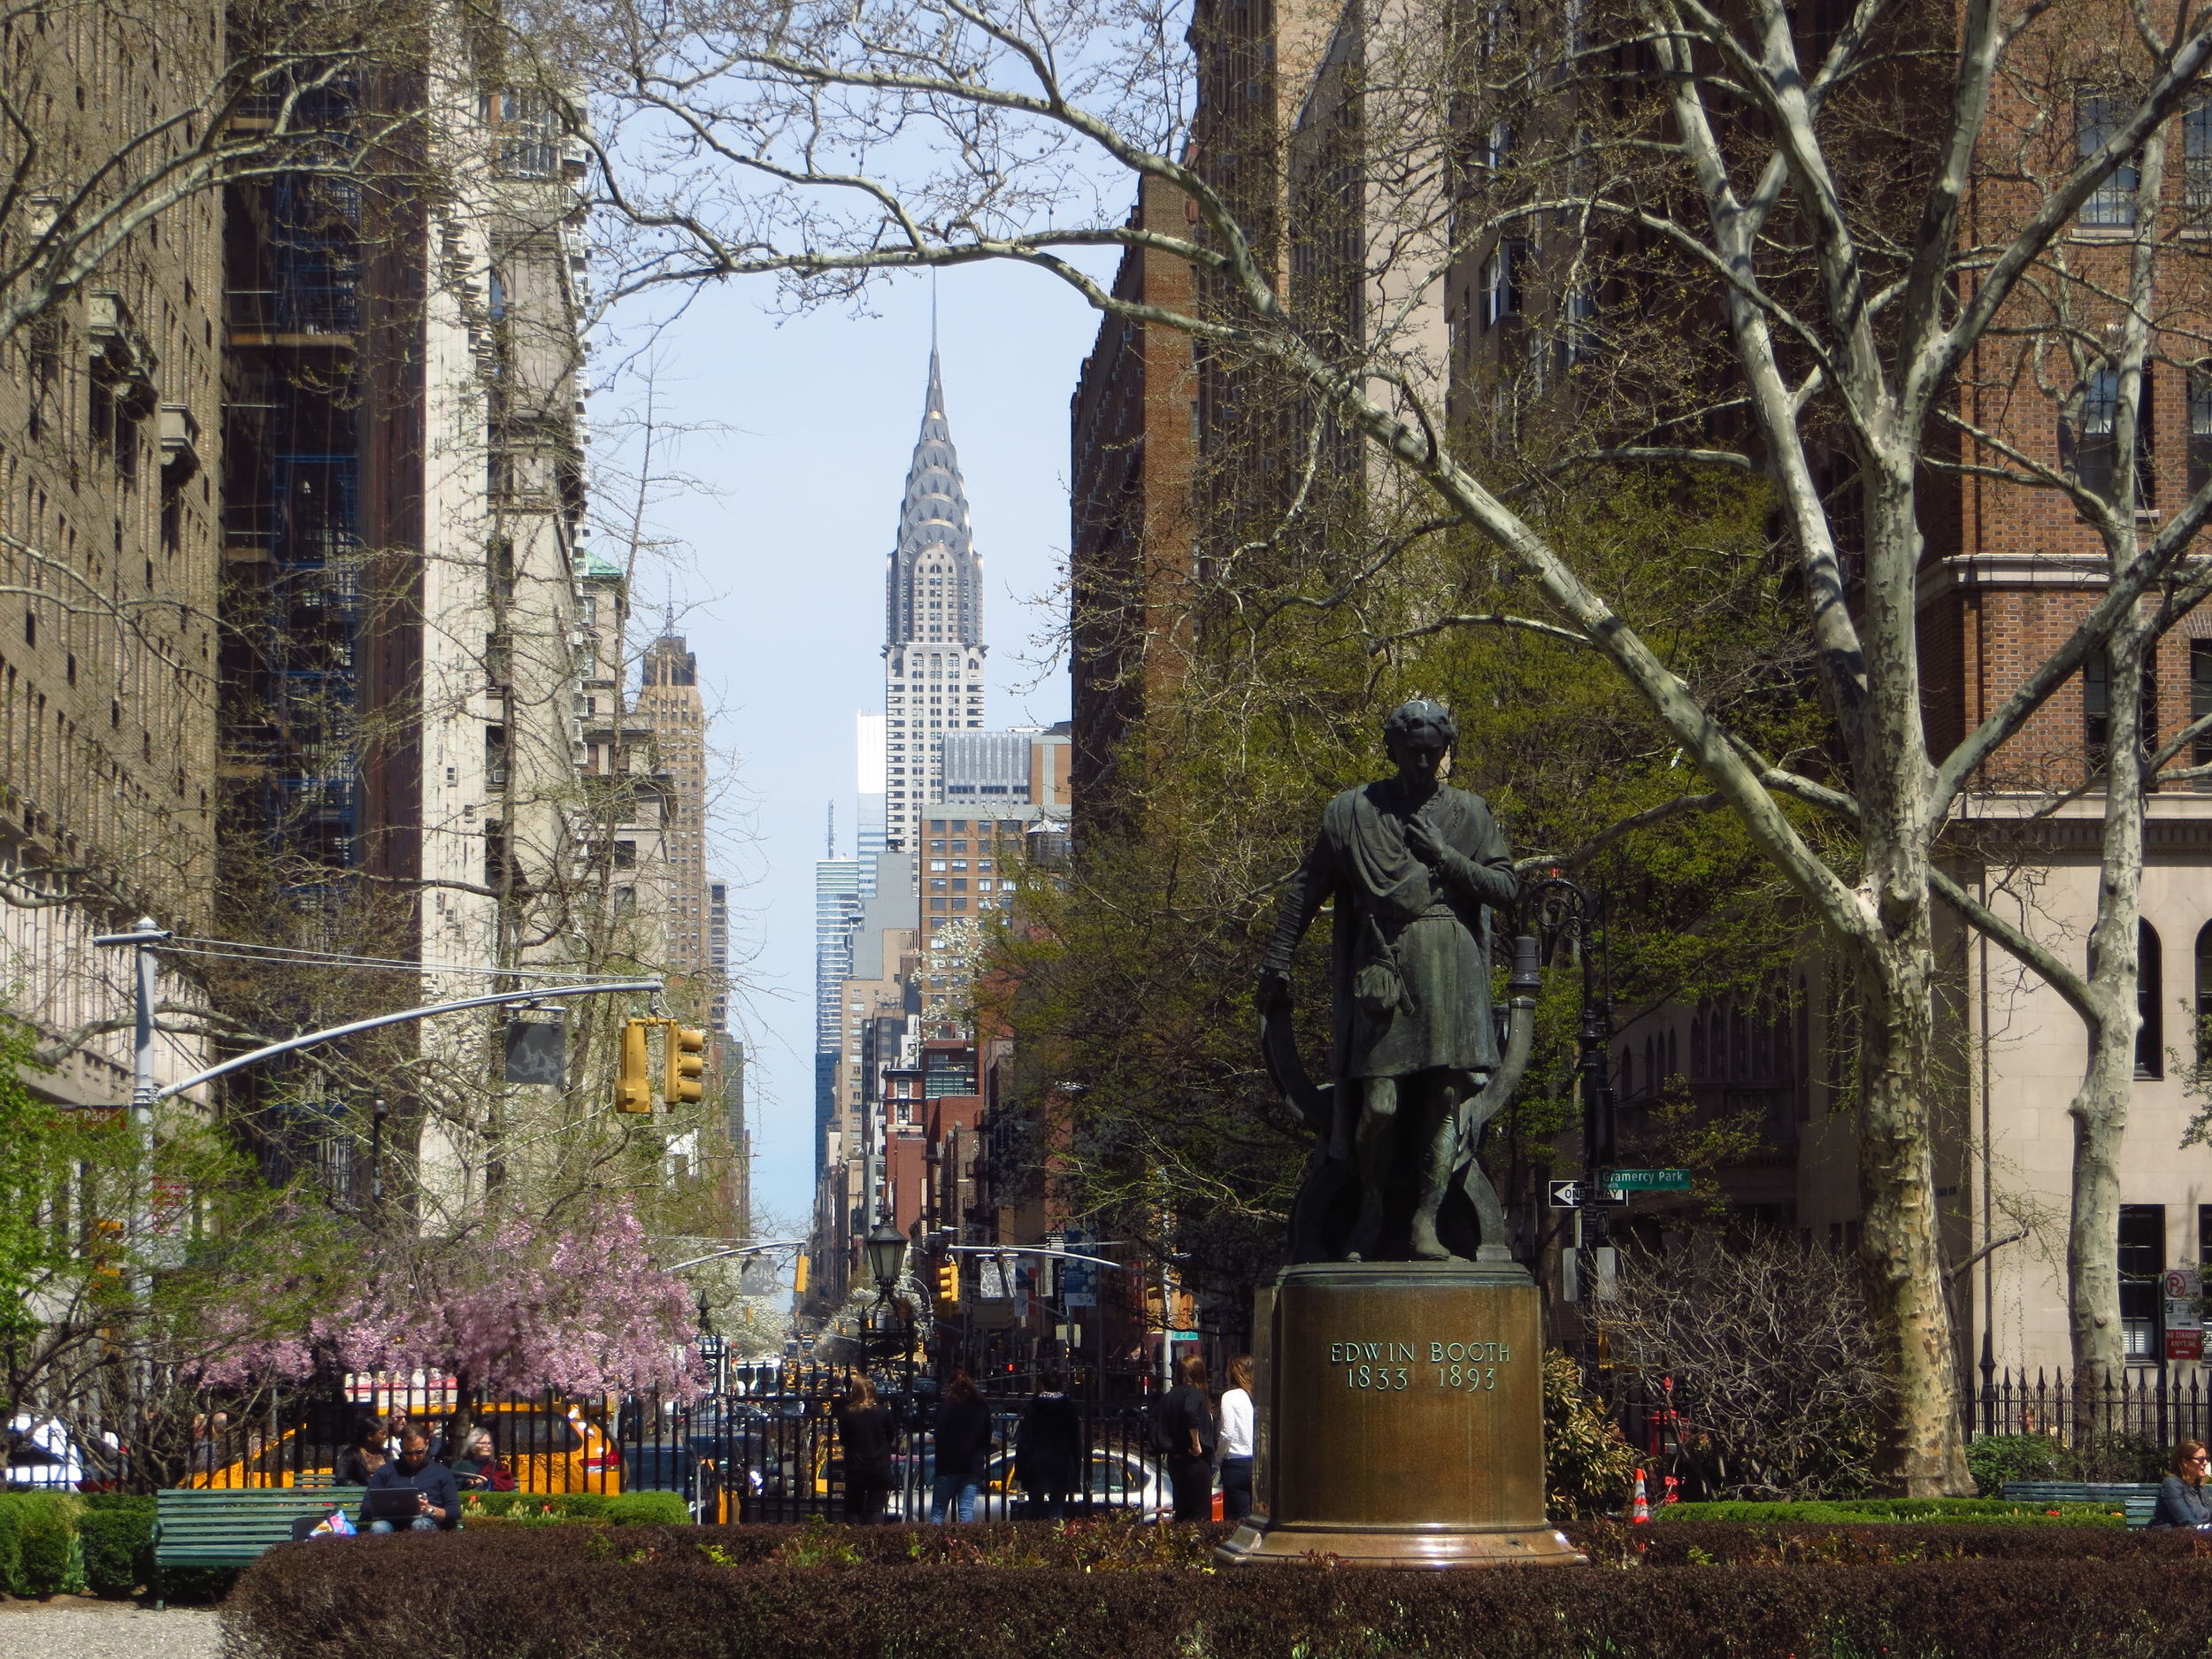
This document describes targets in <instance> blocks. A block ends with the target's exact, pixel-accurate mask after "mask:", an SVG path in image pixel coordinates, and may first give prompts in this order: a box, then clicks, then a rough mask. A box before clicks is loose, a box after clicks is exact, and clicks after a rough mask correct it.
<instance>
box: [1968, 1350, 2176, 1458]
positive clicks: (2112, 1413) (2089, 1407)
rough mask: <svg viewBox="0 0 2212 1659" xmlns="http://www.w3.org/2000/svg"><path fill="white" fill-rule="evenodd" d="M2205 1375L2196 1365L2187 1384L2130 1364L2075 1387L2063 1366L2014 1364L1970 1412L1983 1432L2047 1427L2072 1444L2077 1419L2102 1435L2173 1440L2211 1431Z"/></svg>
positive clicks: (1987, 1385) (1986, 1386) (1988, 1384)
mask: <svg viewBox="0 0 2212 1659" xmlns="http://www.w3.org/2000/svg"><path fill="white" fill-rule="evenodd" d="M1968 1416H1969V1419H1970V1422H1971V1424H1972V1425H1973V1427H1974V1431H1975V1432H1977V1433H1978V1434H2047V1435H2050V1436H2051V1437H2052V1438H2054V1439H2055V1440H2060V1441H2062V1442H2064V1443H2066V1444H2069V1445H2070V1444H2072V1443H2073V1441H2074V1440H2076V1438H2077V1437H2078V1429H2077V1424H2078V1423H2083V1424H2086V1425H2088V1429H2089V1432H2090V1434H2092V1435H2093V1436H2095V1437H2097V1438H2101V1439H2104V1440H2116V1439H2122V1438H2125V1439H2131V1440H2144V1441H2148V1442H2151V1443H2154V1444H2155V1445H2157V1446H2160V1447H2170V1446H2171V1445H2173V1443H2174V1442H2175V1441H2177V1440H2205V1439H2207V1438H2208V1436H2212V1394H2208V1393H2207V1391H2206V1389H2205V1387H2204V1385H2203V1383H2202V1382H2201V1381H2200V1372H2199V1371H2198V1370H2197V1368H2196V1367H2194V1366H2191V1367H2190V1369H2189V1375H2188V1379H2187V1381H2186V1382H2184V1381H2183V1379H2182V1378H2181V1377H2180V1376H2179V1375H2178V1374H2177V1373H2175V1372H2171V1371H2166V1370H2163V1369H2156V1370H2154V1369H2151V1368H2148V1367H2145V1368H2143V1369H2135V1368H2132V1367H2131V1368H2130V1369H2128V1370H2125V1371H2121V1372H2120V1373H2119V1374H2118V1375H2116V1376H2115V1375H2113V1374H2112V1373H2110V1372H2107V1373H2106V1374H2105V1375H2104V1376H2103V1377H2101V1378H2098V1379H2082V1378H2078V1377H2077V1378H2076V1379H2074V1383H2073V1386H2069V1382H2068V1379H2067V1377H2066V1375H2065V1373H2064V1372H2059V1373H2056V1374H2055V1375H2053V1374H2047V1373H2046V1372H2044V1371H2037V1372H2036V1374H2035V1380H2034V1381H2033V1382H2030V1381H2029V1380H2028V1375H2027V1372H2026V1371H2021V1372H2020V1373H2019V1375H2018V1376H2015V1375H2014V1374H2013V1373H2012V1372H2011V1371H2004V1372H2002V1373H2001V1375H1997V1376H1994V1377H1993V1378H1991V1379H1987V1380H1985V1382H1984V1383H1983V1385H1982V1386H1981V1388H1980V1390H1979V1392H1978V1395H1977V1397H1976V1399H1975V1400H1974V1402H1972V1405H1971V1406H1970V1409H1969V1413H1968Z"/></svg>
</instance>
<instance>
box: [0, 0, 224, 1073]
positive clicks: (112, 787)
mask: <svg viewBox="0 0 2212 1659" xmlns="http://www.w3.org/2000/svg"><path fill="white" fill-rule="evenodd" d="M220 17H221V13H220V12H219V10H211V9H209V8H207V7H204V6H202V7H192V6H186V7H183V8H180V9H179V10H178V11H177V12H174V14H173V15H165V16H164V17H163V18H160V19H150V18H147V17H142V16H138V15H135V14H127V13H125V12H121V11H119V10H115V9H111V8H107V7H102V6H82V7H73V8H67V9H65V10H63V11H61V12H56V13H53V14H51V15H50V16H49V15H45V14H42V15H41V16H40V18H39V19H38V20H37V27H35V28H34V27H32V25H31V23H30V21H29V20H28V16H27V14H26V16H25V17H24V18H23V19H19V20H18V22H17V24H16V25H15V27H14V28H13V30H12V34H11V35H10V37H9V39H10V42H11V43H10V48H9V50H10V63H9V66H8V72H7V73H8V76H9V80H10V93H11V103H12V107H15V108H19V109H34V110H36V109H42V110H43V120H42V124H41V126H40V127H39V129H38V130H37V131H36V132H35V134H33V136H35V139H36V140H37V142H38V144H39V146H40V148H39V150H38V151H37V152H36V154H35V157H31V158H28V159H25V160H24V165H25V166H26V168H27V171H26V173H24V174H23V175H22V176H21V177H20V178H19V187H20V194H19V196H16V197H15V198H14V199H13V202H12V206H11V208H10V211H11V213H12V215H15V216H16V217H13V218H12V219H10V220H9V221H8V222H7V223H6V224H5V225H0V231H4V232H5V233H6V234H9V235H11V236H14V237H20V238H27V237H28V236H33V235H36V234H40V233H41V232H42V231H43V230H44V229H45V227H47V226H48V225H50V224H51V223H52V222H53V215H54V213H55V211H56V210H57V205H58V204H60V203H62V202H64V201H67V200H69V199H71V197H72V196H73V194H74V192H75V191H76V190H77V189H78V188H80V187H81V184H82V180H80V179H77V178H75V177H73V176H72V175H71V174H70V173H69V172H68V169H69V168H70V167H71V166H72V165H90V160H92V159H98V158H104V157H113V156H115V155H116V154H117V153H118V152H119V151H120V150H123V149H124V148H125V147H126V146H127V145H129V144H130V143H131V142H133V141H134V140H135V139H137V138H139V137H140V135H141V134H142V131H143V130H144V125H145V123H146V122H147V121H148V119H162V118H165V117H170V116H174V115H179V114H180V113H181V112H182V111H184V110H185V109H187V108H188V107H189V106H190V104H192V103H193V102H194V101H195V99H196V94H197V89H198V88H199V87H200V86H201V85H202V84H204V81H206V80H207V79H208V78H210V77H211V76H212V74H213V73H215V70H216V68H217V66H218V65H217V63H216V54H217V52H218V51H219V46H218V44H217V42H218V39H219V28H218V24H219V19H220ZM8 154H9V156H10V157H11V159H10V162H9V165H10V166H11V167H12V166H14V165H17V160H18V159H19V157H18V152H17V151H16V150H13V149H10V150H8ZM49 169H57V170H58V171H51V172H50V171H49ZM97 198H98V193H97V192H96V191H95V192H93V193H92V194H91V196H90V197H89V198H88V199H90V200H94V201H96V200H97ZM17 245H18V246H21V245H22V242H18V244H17ZM222 272H223V266H222V213H221V204H220V202H219V200H218V199H217V198H216V197H214V196H211V195H203V196H195V197H191V198H189V199H188V200H187V201H185V202H183V203H182V204H179V205H178V206H176V207H174V208H173V209H171V210H170V211H166V212H165V213H163V214H161V215H160V216H159V217H158V218H157V219H151V220H149V221H148V222H146V223H144V224H142V225H141V226H140V227H138V228H136V229H134V230H133V231H131V232H130V234H128V235H127V238H126V239H125V241H124V242H123V244H122V246H121V247H120V248H119V249H118V250H116V251H115V252H114V253H113V254H112V255H111V257H108V258H107V259H105V260H104V262H103V263H102V264H101V265H100V266H99V268H98V269H97V271H96V273H94V275H93V276H92V277H91V279H90V280H88V281H86V282H84V283H82V284H81V285H80V286H78V287H77V288H74V289H73V290H72V291H70V292H68V293H66V294H65V296H63V297H62V298H61V299H60V300H59V301H58V303H56V304H55V305H53V306H52V307H51V308H50V309H49V310H47V311H44V312H43V313H42V314H41V315H39V316H38V317H36V318H35V319H33V320H32V321H30V322H29V323H28V324H27V325H26V326H24V327H22V328H21V329H19V330H18V331H17V332H16V334H14V335H13V336H12V337H11V338H9V339H8V340H6V341H5V342H0V618H4V622H0V987H4V989H0V1001H4V1003H5V1005H6V1006H7V1008H8V1009H9V1010H10V1011H12V1012H13V1013H15V1014H17V1015H19V1017H21V1018H24V1019H26V1020H27V1021H28V1022H29V1023H30V1025H32V1027H33V1028H34V1031H35V1033H36V1035H37V1037H38V1038H39V1040H40V1041H41V1044H42V1047H43V1048H45V1049H46V1050H47V1051H48V1052H49V1053H50V1054H56V1055H59V1056H61V1063H60V1065H59V1068H58V1070H56V1071H51V1072H36V1073H32V1074H29V1075H27V1077H26V1078H25V1081H27V1083H28V1084H29V1085H30V1087H32V1088H33V1089H34V1090H35V1091H37V1092H39V1093H41V1094H48V1095H50V1096H52V1097H54V1098H57V1099H58V1100H62V1101H65V1102H73V1103H80V1104H87V1105H100V1104H111V1103H118V1102H124V1101H127V1099H128V1098H129V1095H130V1087H131V1056H130V1049H129V1037H128V1035H127V1033H125V1034H122V1035H120V1036H116V1035H110V1036H94V1037H91V1038H90V1039H88V1040H82V1041H73V1040H74V1039H76V1038H77V1037H78V1033H81V1031H82V1029H83V1028H84V1027H87V1026H89V1025H96V1024H97V1023H99V1022H102V1021H105V1020H109V1019H112V1018H115V1017H116V1016H117V1015H118V1014H119V1012H123V1011H126V1010H127V1005H128V1000H129V995H130V964H129V963H128V961H127V959H118V958H115V957H114V956H113V953H109V952H103V951H100V950H97V949H94V948H93V947H92V946H91V944H90V943H89V941H90V939H91V937H92V935H93V934H95V933H101V932H104V931H108V930H111V929H117V928H121V927H127V926H129V925H130V923H131V922H132V920H133V919H134V918H136V917H137V916H138V915H140V914H141V913H150V914H151V915H152V916H154V918H156V919H157V921H159V922H161V923H162V924H163V925H164V926H167V927H171V928H173V929H174V930H176V931H177V932H179V933H206V932H208V931H209V924H210V911H209V895H210V891H211V887H212V885H213V875H214V862H215V844H216V800H215V789H216V752H215V750H216V745H215V704H216V688H215V682H216V654H217V626H216V618H215V614H214V604H213V594H214V589H215V570H216V561H217V557H218V554H219V548H220V542H221V528H222V511H223V503H222V502H221V499H220V497H219V494H218V488H217V487H218V483H219V480H220V477H221V473H222V420H221V419H220V413H219V408H220V405H219V388H220V358H221V352H222V344H221V337H220V326H221V323H222V320H223V319H222V316H221V311H220V306H221V296H222V291H223V274H222ZM160 995H161V997H162V1000H163V1001H164V1002H177V1003H188V1002H191V1001H192V1000H193V994H192V993H191V992H190V990H189V989H188V987H186V986H185V985H184V984H182V983H181V982H179V981H175V980H173V979H170V978H169V977H168V976H167V975H166V974H165V975H164V978H163V982H162V986H161V992H160ZM201 1058H202V1054H201V1048H200V1040H199V1039H197V1038H196V1037H191V1036H186V1035H183V1034H175V1035H172V1036H169V1037H167V1038H165V1040H164V1041H161V1042H160V1043H159V1044H157V1050H156V1068H157V1078H158V1079H161V1080H165V1081H166V1080H172V1079H175V1078H178V1077H180V1076H183V1075H186V1074H188V1073H189V1072H190V1071H194V1070H196V1069H197V1065H198V1064H199V1062H200V1060H201Z"/></svg>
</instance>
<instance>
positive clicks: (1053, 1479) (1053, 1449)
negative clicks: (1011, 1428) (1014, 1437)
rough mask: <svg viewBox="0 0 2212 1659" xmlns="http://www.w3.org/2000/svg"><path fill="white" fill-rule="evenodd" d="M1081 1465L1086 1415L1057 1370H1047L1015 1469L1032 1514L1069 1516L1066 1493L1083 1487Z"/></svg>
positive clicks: (1054, 1517) (1032, 1406)
mask: <svg viewBox="0 0 2212 1659" xmlns="http://www.w3.org/2000/svg"><path fill="white" fill-rule="evenodd" d="M1082 1467H1083V1416H1082V1413H1081V1412H1080V1411H1079V1410H1077V1409H1076V1405H1075V1402H1074V1401H1072V1400H1071V1399H1069V1398H1068V1395H1067V1388H1066V1386H1065V1385H1064V1383H1063V1382H1062V1381H1061V1379H1060V1378H1059V1376H1058V1374H1057V1373H1056V1372H1048V1373H1047V1374H1046V1375H1045V1376H1044V1377H1043V1378H1042V1379H1041V1380H1040V1382H1039V1384H1038V1387H1037V1397H1036V1398H1035V1399H1034V1400H1033V1401H1031V1402H1029V1411H1028V1414H1027V1415H1026V1416H1025V1417H1023V1418H1022V1427H1021V1439H1020V1440H1019V1441H1018V1442H1017V1444H1016V1446H1015V1448H1014V1473H1015V1476H1016V1478H1017V1479H1019V1480H1020V1482H1021V1488H1022V1490H1023V1491H1024V1492H1026V1493H1027V1494H1029V1502H1030V1504H1031V1513H1032V1514H1033V1515H1041V1516H1042V1517H1044V1518H1045V1519H1047V1520H1051V1521H1057V1520H1060V1519H1062V1518H1063V1517H1065V1516H1066V1514H1067V1512H1068V1494H1070V1493H1071V1492H1072V1491H1074V1490H1075V1489H1076V1488H1077V1487H1078V1486H1080V1485H1081V1473H1080V1471H1081V1470H1082Z"/></svg>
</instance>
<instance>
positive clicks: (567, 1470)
mask: <svg viewBox="0 0 2212 1659" xmlns="http://www.w3.org/2000/svg"><path fill="white" fill-rule="evenodd" d="M450 1415H451V1413H450V1411H449V1409H437V1410H411V1411H410V1412H409V1413H408V1419H409V1421H411V1422H413V1423H417V1424H419V1425H422V1426H423V1427H425V1428H426V1429H428V1430H429V1431H430V1432H431V1435H432V1436H433V1438H435V1437H437V1436H438V1435H439V1434H441V1433H442V1432H443V1425H444V1423H445V1421H446V1419H447V1418H448V1417H449V1416H450ZM471 1416H472V1417H473V1419H474V1422H475V1425H476V1426H477V1427H480V1428H487V1429H489V1430H490V1431H491V1434H492V1444H493V1446H494V1447H495V1448H496V1449H497V1451H498V1453H499V1461H500V1462H501V1463H504V1464H506V1465H507V1467H508V1469H509V1470H510V1471H511V1472H512V1473H513V1475H514V1478H515V1484H516V1486H518V1487H519V1488H520V1489H521V1490H522V1491H524V1492H603V1493H607V1494H614V1493H618V1492H620V1491H621V1490H622V1473H623V1470H622V1451H621V1448H619V1447H618V1445H616V1443H615V1441H614V1440H613V1439H612V1437H611V1436H610V1435H609V1434H608V1433H607V1432H606V1431H605V1430H604V1428H603V1427H602V1426H601V1425H600V1424H599V1423H598V1422H597V1421H596V1420H595V1418H593V1417H590V1416H589V1415H588V1414H587V1413H586V1412H585V1410H584V1409H583V1407H582V1406H581V1405H580V1404H578V1403H577V1402H573V1401H561V1400H552V1401H546V1400H515V1401H509V1400H496V1401H490V1402H486V1403H485V1404H483V1405H480V1406H478V1407H477V1408H476V1409H475V1410H474V1411H473V1412H472V1413H471ZM298 1432H299V1431H298V1430H296V1429H287V1430H285V1431H284V1432H283V1433H282V1434H281V1435H280V1436H278V1437H277V1439H275V1440H270V1439H269V1438H268V1436H267V1434H266V1433H265V1432H249V1435H248V1439H247V1442H246V1448H245V1451H244V1453H243V1455H240V1456H238V1457H235V1458H234V1459H232V1460H231V1461H230V1462H229V1463H225V1464H223V1465H222V1466H221V1467H220V1468H218V1469H215V1470H212V1471H208V1470H203V1471H199V1472H197V1473H196V1474H194V1475H193V1476H192V1477H191V1478H190V1479H188V1481H187V1482H186V1483H185V1484H186V1485H188V1486H328V1485H329V1484H330V1481H331V1477H332V1476H333V1475H334V1474H335V1473H336V1471H337V1448H334V1447H332V1446H330V1445H328V1444H327V1443H326V1442H322V1441H317V1440H310V1441H308V1442H307V1444H306V1446H305V1448H303V1449H301V1448H295V1446H294V1444H293V1441H294V1439H295V1438H296V1435H297V1434H298ZM454 1455H459V1454H458V1450H457V1448H456V1450H455V1452H454Z"/></svg>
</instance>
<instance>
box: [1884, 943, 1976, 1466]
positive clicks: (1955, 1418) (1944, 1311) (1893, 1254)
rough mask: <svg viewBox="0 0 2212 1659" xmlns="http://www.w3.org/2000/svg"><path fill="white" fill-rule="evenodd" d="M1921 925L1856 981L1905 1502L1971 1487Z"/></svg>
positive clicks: (1929, 956) (1888, 1460)
mask: <svg viewBox="0 0 2212 1659" xmlns="http://www.w3.org/2000/svg"><path fill="white" fill-rule="evenodd" d="M1927 926H1928V918H1927V910H1926V908H1925V906H1923V907H1922V909H1921V912H1920V915H1919V917H1918V918H1917V926H1916V928H1915V929H1914V930H1913V931H1912V932H1911V933H1909V934H1908V935H1907V937H1905V938H1904V939H1902V940H1900V941H1896V942H1895V943H1894V944H1893V945H1891V946H1889V947H1887V948H1886V949H1882V950H1880V951H1879V952H1878V959H1877V960H1876V961H1874V962H1872V963H1870V964H1867V965H1866V966H1865V967H1864V968H1863V970H1862V972H1861V973H1860V976H1859V978H1860V983H1861V1002H1862V1006H1863V1027H1862V1048H1861V1054H1862V1061H1861V1079H1862V1082H1861V1099H1860V1107H1859V1189H1860V1201H1861V1205H1862V1208H1863V1212H1864V1221H1863V1227H1862V1231H1861V1234H1860V1243H1861V1249H1862V1253H1863V1268H1864V1271H1865V1274H1866V1285H1867V1291H1868V1301H1869V1302H1870V1304H1871V1309H1872V1312H1873V1314H1874V1319H1875V1325H1876V1328H1877V1330H1878V1332H1879V1333H1880V1334H1881V1340H1882V1346H1883V1348H1884V1349H1885V1350H1886V1356H1887V1362H1888V1363H1887V1364H1886V1367H1885V1369H1886V1371H1887V1373H1888V1379H1889V1386H1890V1390H1891V1393H1890V1397H1889V1399H1888V1401H1887V1402H1886V1405H1887V1413H1888V1425H1887V1428H1888V1432H1886V1433H1885V1434H1884V1435H1883V1436H1882V1437H1881V1438H1882V1444H1881V1448H1880V1452H1879V1454H1878V1457H1877V1462H1876V1465H1875V1468H1876V1473H1877V1475H1878V1478H1879V1479H1880V1480H1881V1482H1882V1484H1883V1486H1884V1487H1885V1488H1886V1489H1887V1490H1890V1491H1892V1492H1893V1493H1895V1494H1899V1495H1901V1496H1906V1497H1937V1496H1946V1495H1963V1494H1970V1493H1971V1491H1972V1490H1973V1483H1972V1479H1971V1478H1970V1476H1969V1475H1968V1473H1967V1471H1966V1449H1965V1443H1964V1439H1963V1435H1962V1427H1961V1425H1960V1421H1959V1410H1958V1392H1957V1391H1958V1381H1957V1379H1958V1370H1957V1356H1956V1355H1955V1351H1954V1348H1953V1343H1952V1333H1951V1312H1950V1308H1949V1305H1948V1304H1947V1302H1946V1301H1945V1299H1944V1295H1943V1288H1944V1273H1943V1247H1942V1240H1941V1239H1940V1237H1939V1233H1938V1225H1937V1216H1936V1204H1935V1158H1934V1141H1933V1137H1932V1133H1931V1117H1932V1114H1931V1110H1930V1105H1931V1102H1932V1099H1933V1096H1934V1092H1935V1085H1936V1076H1935V1024H1934V1018H1933V1015H1932V1008H1933V1002H1932V995H1931V992H1932V985H1931V982H1930V980H1931V974H1930V969H1931V965H1932V961H1933V951H1932V949H1930V948H1929V945H1930V941H1928V940H1927V939H1926V938H1925V937H1924V935H1925V933H1926V931H1927Z"/></svg>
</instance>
